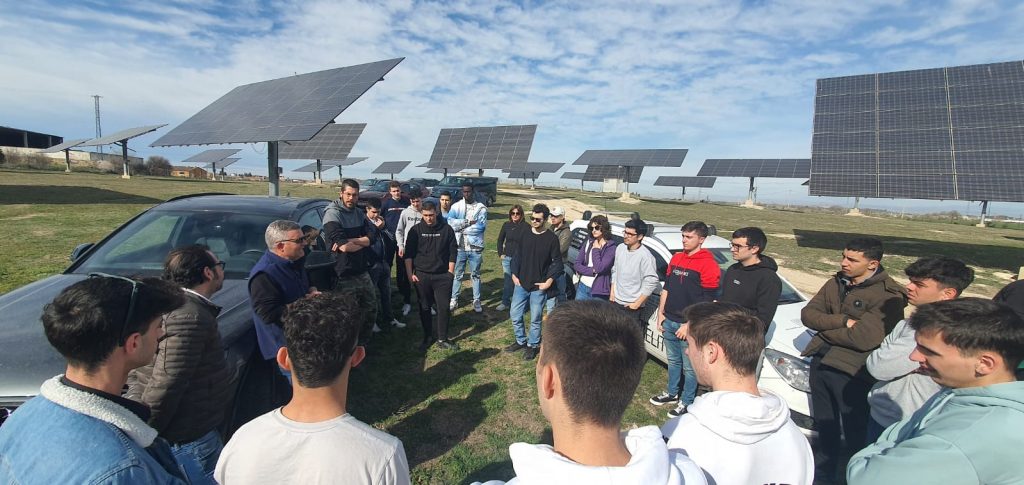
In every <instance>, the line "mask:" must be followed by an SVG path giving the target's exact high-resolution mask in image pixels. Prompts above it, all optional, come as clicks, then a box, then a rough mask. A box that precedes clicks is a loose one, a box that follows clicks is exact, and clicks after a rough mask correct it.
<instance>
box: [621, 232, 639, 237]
mask: <svg viewBox="0 0 1024 485" xmlns="http://www.w3.org/2000/svg"><path fill="white" fill-rule="evenodd" d="M622 236H623V237H626V236H629V237H637V236H639V234H637V233H635V232H626V231H622Z"/></svg>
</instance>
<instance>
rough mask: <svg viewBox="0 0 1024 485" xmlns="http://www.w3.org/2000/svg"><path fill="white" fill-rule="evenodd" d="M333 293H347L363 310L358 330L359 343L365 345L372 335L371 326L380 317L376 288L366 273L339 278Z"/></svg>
mask: <svg viewBox="0 0 1024 485" xmlns="http://www.w3.org/2000/svg"><path fill="white" fill-rule="evenodd" d="M334 291H335V292H338V293H349V294H351V295H353V296H354V297H355V298H356V301H357V302H358V304H359V307H360V308H363V309H364V311H363V322H362V325H360V328H359V342H360V343H366V342H368V341H369V340H370V335H371V334H372V333H373V324H374V323H377V318H378V315H380V295H378V294H377V287H376V286H374V284H373V280H371V279H370V275H369V274H368V273H361V274H358V275H354V276H339V277H338V279H337V281H336V282H335V284H334Z"/></svg>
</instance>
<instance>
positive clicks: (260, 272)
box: [249, 220, 318, 380]
mask: <svg viewBox="0 0 1024 485" xmlns="http://www.w3.org/2000/svg"><path fill="white" fill-rule="evenodd" d="M264 239H265V240H266V243H267V251H266V252H265V253H263V256H262V257H261V258H260V259H259V261H257V262H256V264H255V265H254V266H253V267H252V270H250V271H249V301H250V303H251V304H252V319H253V322H254V323H255V325H256V340H257V342H258V343H259V347H260V354H261V355H263V358H264V359H266V360H273V359H274V358H276V356H277V349H280V348H281V347H282V346H284V332H283V330H282V324H281V315H282V314H284V309H285V307H286V306H288V304H289V303H291V302H293V301H295V300H298V299H299V298H302V297H304V296H306V295H313V294H316V293H318V291H317V289H316V288H315V287H312V286H310V285H309V276H308V275H307V274H306V268H305V266H304V264H303V263H304V262H305V255H306V252H305V247H306V241H307V240H306V238H305V236H304V235H303V234H302V228H301V227H300V226H299V225H298V224H296V223H295V222H293V221H287V220H277V221H274V222H271V223H270V225H268V226H267V230H266V232H265V233H264ZM281 374H282V375H284V376H285V377H287V378H288V379H289V380H291V374H290V373H289V372H288V371H286V370H283V369H282V370H281Z"/></svg>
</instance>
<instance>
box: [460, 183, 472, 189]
mask: <svg viewBox="0 0 1024 485" xmlns="http://www.w3.org/2000/svg"><path fill="white" fill-rule="evenodd" d="M466 187H469V190H473V184H472V183H470V182H463V183H462V187H461V188H463V189H464V188H466Z"/></svg>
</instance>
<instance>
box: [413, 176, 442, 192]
mask: <svg viewBox="0 0 1024 485" xmlns="http://www.w3.org/2000/svg"><path fill="white" fill-rule="evenodd" d="M409 181H410V182H416V183H418V184H420V185H422V186H424V187H426V188H427V190H433V188H434V186H436V185H437V184H438V183H440V182H441V181H440V180H438V179H427V178H419V177H415V178H411V179H409Z"/></svg>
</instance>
